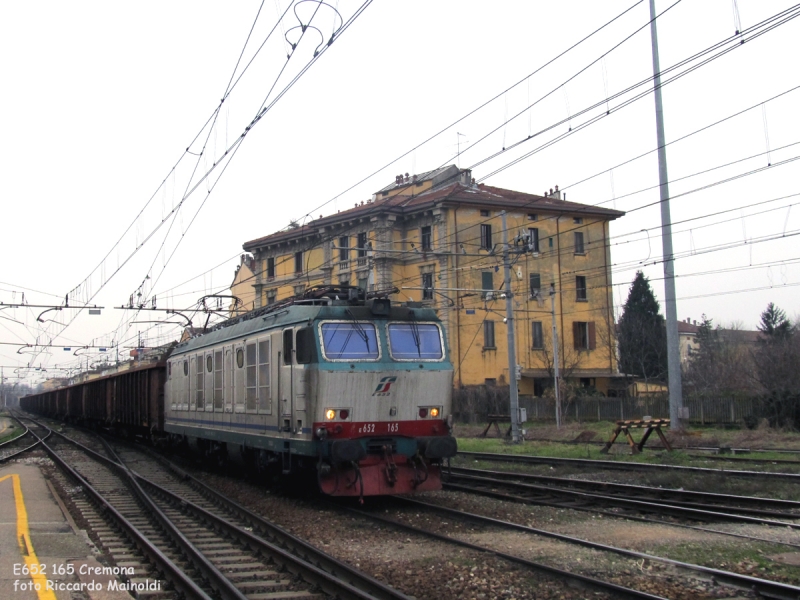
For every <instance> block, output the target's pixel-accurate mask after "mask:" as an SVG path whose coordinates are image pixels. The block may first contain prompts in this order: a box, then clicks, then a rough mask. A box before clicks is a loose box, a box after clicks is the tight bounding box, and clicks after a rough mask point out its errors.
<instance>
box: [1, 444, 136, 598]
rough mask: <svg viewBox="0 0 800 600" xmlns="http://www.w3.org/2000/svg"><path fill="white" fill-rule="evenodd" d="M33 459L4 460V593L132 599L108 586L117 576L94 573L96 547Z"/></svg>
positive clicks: (5, 595)
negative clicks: (77, 524) (7, 462)
mask: <svg viewBox="0 0 800 600" xmlns="http://www.w3.org/2000/svg"><path fill="white" fill-rule="evenodd" d="M35 460H36V459H27V460H26V459H23V460H21V461H20V462H14V463H10V464H4V465H2V466H0V598H3V599H7V600H71V599H72V598H88V599H89V600H131V596H130V594H128V593H127V592H124V591H120V590H115V589H114V586H111V589H109V585H108V584H109V581H110V580H116V577H115V576H113V575H98V574H96V573H98V572H100V571H101V569H102V566H101V564H100V562H98V560H97V559H98V557H99V554H98V552H97V550H96V548H95V547H94V545H93V544H92V542H91V540H90V539H89V537H88V536H87V535H86V532H85V531H82V530H79V529H78V528H77V527H76V526H75V523H74V522H73V520H72V518H71V517H70V516H69V513H68V512H67V510H66V507H64V505H63V502H62V501H61V499H60V498H59V497H58V495H57V493H56V491H55V489H54V488H53V487H52V486H51V485H50V484H49V482H48V481H47V480H46V479H45V477H44V476H43V474H42V472H41V471H40V469H39V467H38V466H37V465H36V464H35ZM39 565H41V567H40V566H39ZM41 571H43V572H41ZM37 587H38V590H37V589H36V588H37ZM92 588H94V589H92Z"/></svg>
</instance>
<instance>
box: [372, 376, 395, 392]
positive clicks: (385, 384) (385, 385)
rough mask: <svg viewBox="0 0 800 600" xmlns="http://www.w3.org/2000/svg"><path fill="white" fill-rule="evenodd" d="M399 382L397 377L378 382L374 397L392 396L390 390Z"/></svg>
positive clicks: (385, 378)
mask: <svg viewBox="0 0 800 600" xmlns="http://www.w3.org/2000/svg"><path fill="white" fill-rule="evenodd" d="M395 381H397V377H384V378H382V379H381V380H380V382H378V387H376V388H375V391H374V392H372V395H373V396H388V395H389V394H391V392H390V391H389V388H391V387H392V384H393V383H394V382H395Z"/></svg>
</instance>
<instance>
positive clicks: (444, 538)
mask: <svg viewBox="0 0 800 600" xmlns="http://www.w3.org/2000/svg"><path fill="white" fill-rule="evenodd" d="M397 500H398V501H401V502H404V501H403V500H400V499H399V497H398V498H397ZM411 502H414V501H411ZM328 504H329V506H331V507H332V508H333V509H335V510H338V511H340V512H344V513H348V514H353V515H357V516H359V517H362V518H367V519H369V520H371V521H375V522H377V523H380V524H382V525H385V526H388V527H390V528H394V529H401V530H403V531H405V532H407V533H411V534H414V535H418V536H422V537H426V538H430V539H434V540H437V541H440V542H444V543H446V544H448V545H451V546H460V547H462V548H468V549H470V550H474V551H477V552H480V553H482V554H486V555H494V556H496V557H498V558H501V559H503V560H506V561H508V562H510V563H514V564H518V565H521V566H523V567H526V568H528V569H530V570H532V571H535V572H539V573H542V574H544V575H547V576H550V577H553V578H555V579H557V580H561V581H564V582H565V583H567V584H568V585H570V586H572V587H578V588H582V589H586V590H591V591H592V592H595V593H601V594H608V596H609V597H610V598H630V599H636V600H645V599H646V600H657V599H661V600H664V598H663V597H662V596H657V595H654V594H650V593H648V592H642V591H639V590H635V589H633V588H629V587H625V586H622V585H619V584H616V583H613V582H610V581H607V580H604V579H600V578H597V577H591V576H588V575H581V574H579V573H574V572H571V571H566V570H564V569H560V568H557V567H553V566H551V565H547V564H545V563H542V562H537V561H533V560H529V559H527V558H524V557H522V556H518V555H515V554H511V553H509V552H502V551H499V550H495V549H492V548H490V547H488V546H484V545H479V544H474V543H471V542H467V541H464V540H460V539H458V538H455V537H452V536H450V535H445V534H442V533H437V532H435V531H432V530H431V529H427V528H422V527H417V526H414V525H411V524H409V523H405V522H402V521H398V520H396V519H391V518H388V517H385V516H382V515H379V514H376V513H375V512H370V511H367V510H363V509H355V508H352V507H348V506H342V505H341V504H334V503H333V502H329V503H328ZM416 504H417V505H419V506H429V505H427V504H426V503H424V502H422V503H416ZM430 506H431V507H435V505H430ZM464 515H465V516H466V515H467V513H464Z"/></svg>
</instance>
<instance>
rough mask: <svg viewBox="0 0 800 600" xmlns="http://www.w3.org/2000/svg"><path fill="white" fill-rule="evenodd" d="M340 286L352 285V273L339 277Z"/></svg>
mask: <svg viewBox="0 0 800 600" xmlns="http://www.w3.org/2000/svg"><path fill="white" fill-rule="evenodd" d="M339 285H350V273H347V274H345V275H339Z"/></svg>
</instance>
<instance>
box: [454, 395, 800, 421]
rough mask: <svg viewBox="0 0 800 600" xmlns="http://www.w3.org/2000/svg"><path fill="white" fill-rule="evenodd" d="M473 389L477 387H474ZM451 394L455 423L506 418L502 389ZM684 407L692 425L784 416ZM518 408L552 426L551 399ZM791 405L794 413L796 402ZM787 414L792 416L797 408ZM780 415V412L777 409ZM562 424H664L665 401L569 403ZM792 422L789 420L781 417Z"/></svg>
mask: <svg viewBox="0 0 800 600" xmlns="http://www.w3.org/2000/svg"><path fill="white" fill-rule="evenodd" d="M476 387H477V386H476ZM476 391H477V390H473V391H472V393H468V394H464V393H459V391H458V390H456V393H455V394H454V396H453V412H454V415H455V418H456V420H458V421H460V422H462V423H477V422H485V420H486V415H487V414H490V413H491V414H508V392H507V388H506V391H505V393H503V388H494V389H492V390H491V393H490V394H487V396H486V397H481V394H480V393H477V394H476V393H475V392H476ZM683 403H684V406H686V407H688V409H689V422H690V423H693V424H697V425H729V424H739V425H741V424H745V425H747V426H749V427H752V426H754V425H755V424H757V423H758V421H760V420H761V419H764V418H766V419H769V420H770V421H771V422H772V421H773V420H775V418H776V417H778V420H779V421H783V420H784V418H783V415H781V414H779V412H778V411H776V409H778V408H780V407H778V406H776V404H775V403H774V402H772V401H770V400H768V399H765V398H760V397H731V396H728V397H713V398H708V397H704V398H701V397H686V396H684V398H683ZM519 404H520V407H524V408H525V409H526V410H527V417H528V420H529V421H555V414H556V409H555V399H553V398H538V397H530V396H527V397H525V396H521V397H520V399H519ZM792 404H793V405H794V406H795V407H797V406H800V402H798V401H797V400H796V399H795V401H794V402H792ZM792 408H793V410H792V411H790V412H792V413H794V412H796V411H797V410H800V408H797V409H795V408H794V407H792ZM781 410H782V409H781ZM561 414H562V418H563V420H565V421H573V422H588V421H617V420H625V419H641V418H643V417H647V416H649V417H653V418H655V419H666V418H669V397H668V396H666V395H663V396H662V395H654V396H640V397H634V398H605V397H585V398H577V399H573V400H571V401H569V402H567V403H563V404H562V413H561ZM785 417H788V419H789V420H793V418H792V417H793V415H788V414H787V415H785Z"/></svg>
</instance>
